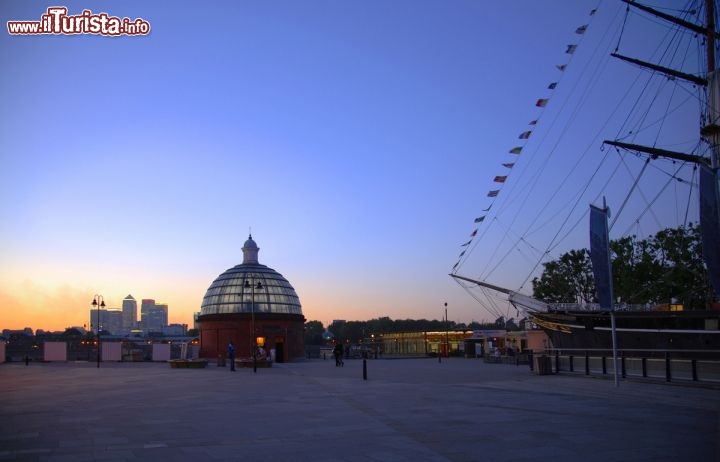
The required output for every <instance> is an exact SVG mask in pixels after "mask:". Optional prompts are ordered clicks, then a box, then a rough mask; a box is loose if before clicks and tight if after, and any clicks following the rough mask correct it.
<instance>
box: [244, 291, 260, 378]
mask: <svg viewBox="0 0 720 462" xmlns="http://www.w3.org/2000/svg"><path fill="white" fill-rule="evenodd" d="M245 288H246V289H252V299H251V303H250V307H251V308H250V309H251V315H250V316H251V317H250V320H251V325H252V327H251V329H252V332H251V333H250V339H251V340H250V348H252V357H253V372H255V373H257V346H256V345H255V342H257V340H256V338H255V289H258V290H262V288H263V286H262V282H260V281H258V283H257V284H255V280H254V279H253V282H252V284H251V283H250V281H248V280H247V279H245Z"/></svg>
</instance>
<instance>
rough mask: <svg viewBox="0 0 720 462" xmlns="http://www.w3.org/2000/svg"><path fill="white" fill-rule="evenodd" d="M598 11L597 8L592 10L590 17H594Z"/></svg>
mask: <svg viewBox="0 0 720 462" xmlns="http://www.w3.org/2000/svg"><path fill="white" fill-rule="evenodd" d="M596 11H597V8H593V9H592V10H590V16H594V15H595V12H596Z"/></svg>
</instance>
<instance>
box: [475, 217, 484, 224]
mask: <svg viewBox="0 0 720 462" xmlns="http://www.w3.org/2000/svg"><path fill="white" fill-rule="evenodd" d="M484 219H485V215H483V216H481V217H477V218H476V219H475V223H482V221H483V220H484Z"/></svg>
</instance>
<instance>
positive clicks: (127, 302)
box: [122, 295, 137, 332]
mask: <svg viewBox="0 0 720 462" xmlns="http://www.w3.org/2000/svg"><path fill="white" fill-rule="evenodd" d="M135 327H137V300H135V299H134V298H133V296H132V295H128V296H127V297H125V299H123V304H122V329H123V331H125V332H130V331H131V330H132V329H135Z"/></svg>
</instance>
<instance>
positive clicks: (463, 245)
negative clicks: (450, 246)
mask: <svg viewBox="0 0 720 462" xmlns="http://www.w3.org/2000/svg"><path fill="white" fill-rule="evenodd" d="M471 242H472V239H470V240H469V241H467V242H466V243H464V244H462V245H460V247H467V246H469V245H470V243H471Z"/></svg>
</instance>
